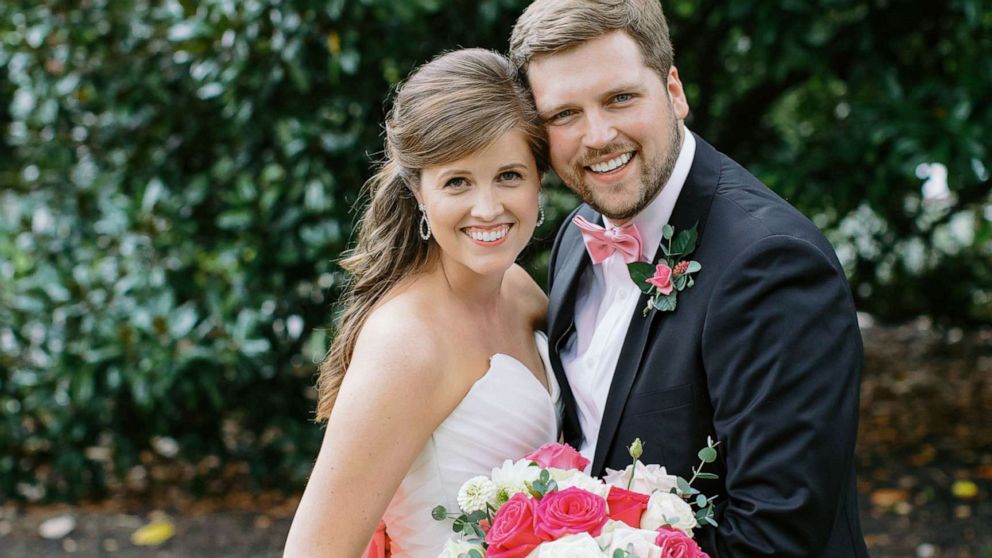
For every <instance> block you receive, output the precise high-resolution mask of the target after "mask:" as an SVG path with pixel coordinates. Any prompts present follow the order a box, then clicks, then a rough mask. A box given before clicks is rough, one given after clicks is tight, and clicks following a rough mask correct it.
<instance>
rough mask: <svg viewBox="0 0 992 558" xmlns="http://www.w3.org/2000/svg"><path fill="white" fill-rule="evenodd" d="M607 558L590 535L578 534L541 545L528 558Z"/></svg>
mask: <svg viewBox="0 0 992 558" xmlns="http://www.w3.org/2000/svg"><path fill="white" fill-rule="evenodd" d="M604 556H606V555H605V554H603V551H602V550H600V548H599V545H598V544H596V539H594V538H592V535H590V534H589V533H576V534H574V535H568V536H566V537H562V538H560V539H558V540H556V541H551V542H546V543H541V544H540V545H538V547H537V548H535V549H534V550H532V551H531V553H530V554H528V555H527V558H603V557H604Z"/></svg>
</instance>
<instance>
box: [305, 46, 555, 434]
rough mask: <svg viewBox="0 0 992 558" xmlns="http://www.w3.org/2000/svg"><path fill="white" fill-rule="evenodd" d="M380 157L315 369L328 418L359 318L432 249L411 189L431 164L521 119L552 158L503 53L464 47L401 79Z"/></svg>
mask: <svg viewBox="0 0 992 558" xmlns="http://www.w3.org/2000/svg"><path fill="white" fill-rule="evenodd" d="M385 129H386V145H385V149H384V158H383V160H382V161H381V162H380V164H379V166H378V169H377V172H376V173H375V174H374V175H373V176H372V177H371V178H370V179H369V180H368V182H366V183H365V187H364V188H365V194H366V196H367V197H368V199H369V202H368V206H367V207H366V208H365V210H364V212H363V214H362V216H361V218H360V220H359V222H358V225H357V229H356V236H357V239H356V243H355V246H354V247H353V248H352V249H350V250H349V251H348V252H346V253H345V254H344V257H343V258H342V260H341V266H342V267H343V268H344V269H345V270H346V271H348V272H349V273H350V274H351V282H350V284H349V286H348V288H347V290H346V291H345V294H344V297H343V299H342V302H341V305H342V309H341V314H340V316H339V322H338V327H337V333H336V335H335V337H334V341H333V342H332V343H331V348H330V350H329V351H328V353H327V356H326V358H325V359H324V361H323V362H322V363H321V364H320V366H319V375H318V378H317V391H318V401H317V420H318V421H323V420H327V418H328V417H329V416H330V413H331V408H332V407H333V406H334V401H335V399H336V397H337V394H338V390H339V388H340V387H341V380H342V378H343V377H344V373H345V371H346V370H347V369H348V366H349V365H350V363H351V355H352V351H353V350H354V347H355V341H356V339H357V338H358V333H359V332H360V331H361V328H362V325H363V324H364V323H365V320H366V318H367V317H368V315H369V313H370V312H371V311H372V309H373V308H374V307H375V305H376V304H377V303H378V302H379V301H380V300H382V297H383V296H384V295H385V294H386V293H387V292H388V291H389V290H390V289H391V288H393V287H394V286H395V285H396V284H397V282H399V281H400V280H401V279H403V278H404V277H408V276H410V275H411V274H414V273H417V272H419V271H422V270H424V269H425V268H426V267H427V266H428V265H429V264H430V263H431V262H432V261H434V258H435V257H436V251H437V249H438V248H437V245H436V244H435V243H434V240H433V239H431V240H428V241H424V240H422V239H421V238H420V236H419V234H418V224H419V220H420V212H419V210H418V209H417V200H416V198H414V196H413V191H414V190H416V189H417V188H419V187H420V171H421V170H422V169H424V168H425V167H429V166H434V165H441V164H445V163H449V162H451V161H456V160H458V159H461V158H464V157H466V156H469V155H471V154H472V153H475V152H477V151H479V150H481V149H484V148H485V147H487V146H488V145H490V144H491V143H492V142H494V141H496V140H497V139H499V138H500V137H501V136H502V135H503V134H504V133H506V132H508V131H510V130H513V129H518V130H521V131H522V132H523V133H524V134H525V136H526V137H527V138H528V142H529V144H530V148H531V151H532V152H533V154H534V157H535V159H536V161H537V165H538V169H539V170H540V171H544V170H545V169H546V168H547V137H546V135H545V132H544V128H543V125H542V124H541V122H540V119H539V118H538V116H537V112H536V110H535V109H534V106H533V101H532V100H531V97H530V94H529V92H528V91H527V89H526V88H525V87H524V86H523V84H521V83H520V81H519V80H518V76H517V75H516V73H515V70H514V68H513V66H512V65H511V64H510V62H509V60H507V59H506V58H505V57H504V56H502V55H500V54H498V53H495V52H492V51H489V50H484V49H478V48H473V49H463V50H457V51H453V52H449V53H446V54H443V55H440V56H438V57H437V58H435V59H434V60H432V61H430V62H428V63H426V64H424V65H422V66H420V67H419V68H417V69H416V70H415V71H414V72H413V73H412V74H411V75H410V76H409V77H408V78H407V79H406V81H405V82H404V83H402V84H401V85H400V86H399V88H398V89H397V92H396V96H395V100H394V101H393V106H392V108H391V110H390V111H389V114H388V116H387V117H386V124H385Z"/></svg>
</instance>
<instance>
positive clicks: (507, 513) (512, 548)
mask: <svg viewBox="0 0 992 558" xmlns="http://www.w3.org/2000/svg"><path fill="white" fill-rule="evenodd" d="M535 508H536V504H535V503H534V500H532V499H531V498H529V497H527V496H525V495H524V494H523V493H522V492H518V493H517V494H514V495H513V497H511V498H510V499H509V500H508V501H507V502H506V503H505V504H503V507H501V508H500V509H499V511H498V512H496V517H494V518H493V525H492V527H490V528H489V532H488V533H486V543H487V544H488V545H489V549H488V550H487V551H486V556H487V557H489V558H524V557H525V556H527V555H528V554H530V551H531V550H534V548H535V547H536V546H537V545H539V544H541V543H542V542H543V540H542V539H541V538H540V537H538V536H537V534H535V532H534V510H535Z"/></svg>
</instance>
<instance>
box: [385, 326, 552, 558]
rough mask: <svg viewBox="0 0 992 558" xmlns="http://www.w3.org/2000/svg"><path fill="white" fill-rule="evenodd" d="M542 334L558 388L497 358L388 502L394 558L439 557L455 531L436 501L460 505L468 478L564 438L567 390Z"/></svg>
mask: <svg viewBox="0 0 992 558" xmlns="http://www.w3.org/2000/svg"><path fill="white" fill-rule="evenodd" d="M535 337H536V342H537V348H538V352H539V353H540V355H541V361H542V362H543V363H544V374H545V376H546V377H547V381H548V386H549V388H550V393H549V391H548V390H546V389H545V388H544V386H543V385H542V384H541V382H540V381H539V380H538V379H537V378H536V377H535V376H534V374H533V373H532V372H531V371H530V370H529V369H528V368H527V367H526V366H525V365H524V364H523V363H521V362H520V361H519V360H517V359H515V358H513V357H511V356H509V355H505V354H500V353H497V354H495V355H493V356H492V357H491V358H490V361H489V370H487V371H486V373H485V374H484V375H483V376H482V377H481V378H479V380H478V381H476V382H475V384H473V385H472V387H471V388H470V389H469V391H468V393H466V394H465V397H464V398H463V399H462V401H461V402H460V403H459V404H458V406H457V407H455V409H454V410H453V411H452V412H451V414H450V415H448V417H447V418H445V420H444V421H443V422H442V423H441V424H440V425H439V426H438V427H437V429H436V430H434V433H433V434H432V435H431V437H430V439H429V440H428V441H427V444H426V445H425V446H424V448H423V450H421V452H420V454H419V455H418V456H417V458H416V459H415V460H414V462H413V464H412V465H411V466H410V470H409V471H408V472H407V474H406V476H405V477H404V478H403V481H402V482H401V483H400V486H399V488H398V489H397V491H396V494H395V495H394V496H393V499H392V501H391V502H390V503H389V506H388V507H387V508H386V513H385V514H384V516H383V520H384V522H385V524H386V533H387V534H388V535H389V538H390V540H391V551H392V556H393V558H437V556H438V554H440V553H441V549H442V548H443V547H444V543H445V541H447V540H448V539H449V538H451V536H452V535H453V534H454V533H453V532H452V530H451V521H450V520H449V521H436V520H434V519H433V518H432V517H431V510H432V509H433V508H434V507H435V506H437V505H443V506H444V507H446V508H447V509H448V510H449V511H457V510H458V503H457V501H456V498H457V496H458V489H459V488H461V486H462V484H463V483H464V482H465V481H467V480H468V479H470V478H472V477H475V476H477V475H487V476H488V475H489V474H490V473H491V471H492V469H493V468H494V467H497V466H499V465H500V464H502V463H503V461H504V460H505V459H519V458H520V457H523V455H524V454H526V453H528V452H530V451H531V450H534V449H536V448H538V447H540V446H542V445H544V444H547V443H551V442H556V441H557V440H558V430H559V424H560V404H559V402H560V400H561V397H560V390H559V387H558V383H557V382H556V381H555V375H554V372H552V370H551V363H550V360H549V358H548V341H547V338H546V337H545V336H544V334H543V333H541V332H535Z"/></svg>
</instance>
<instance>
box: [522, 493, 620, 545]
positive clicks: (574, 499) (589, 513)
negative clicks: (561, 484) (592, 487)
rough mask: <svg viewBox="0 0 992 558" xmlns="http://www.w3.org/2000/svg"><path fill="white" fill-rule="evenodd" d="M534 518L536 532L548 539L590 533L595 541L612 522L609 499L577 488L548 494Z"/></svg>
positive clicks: (542, 500)
mask: <svg viewBox="0 0 992 558" xmlns="http://www.w3.org/2000/svg"><path fill="white" fill-rule="evenodd" d="M535 515H536V520H535V521H534V531H535V532H536V533H537V534H538V536H541V537H545V538H548V539H557V538H560V537H563V536H565V535H570V534H572V533H589V534H590V535H592V536H594V537H596V536H599V532H600V531H601V530H602V529H603V524H605V523H606V520H607V519H609V518H608V517H607V515H606V498H603V497H602V496H598V495H596V494H593V493H592V492H589V491H587V490H582V489H581V488H576V487H574V486H573V487H570V488H566V489H565V490H559V491H557V492H551V493H549V494H545V495H544V498H542V499H541V503H540V504H538V505H537V511H536V512H535Z"/></svg>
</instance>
